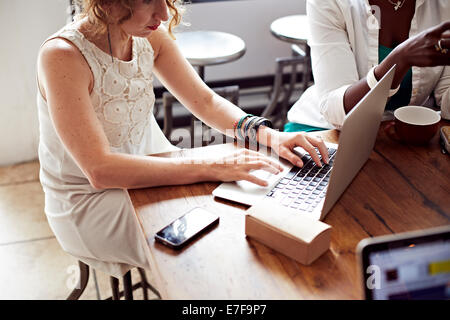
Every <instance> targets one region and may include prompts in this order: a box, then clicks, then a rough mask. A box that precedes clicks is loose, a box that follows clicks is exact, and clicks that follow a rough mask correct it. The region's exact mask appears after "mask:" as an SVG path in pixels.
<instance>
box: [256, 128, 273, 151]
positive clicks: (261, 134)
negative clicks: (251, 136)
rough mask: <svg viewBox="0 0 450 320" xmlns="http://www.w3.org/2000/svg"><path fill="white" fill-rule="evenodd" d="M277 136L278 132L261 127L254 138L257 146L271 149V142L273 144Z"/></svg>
mask: <svg viewBox="0 0 450 320" xmlns="http://www.w3.org/2000/svg"><path fill="white" fill-rule="evenodd" d="M277 134H278V131H276V130H274V129H272V128H269V127H266V126H261V127H259V129H258V132H257V135H256V137H257V140H258V143H259V144H263V145H265V146H268V147H272V144H273V142H275V141H276V140H277V139H276V135H277Z"/></svg>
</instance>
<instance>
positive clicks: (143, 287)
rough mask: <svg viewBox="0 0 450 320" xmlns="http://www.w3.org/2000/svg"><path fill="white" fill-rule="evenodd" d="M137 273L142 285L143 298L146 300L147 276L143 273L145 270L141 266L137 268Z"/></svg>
mask: <svg viewBox="0 0 450 320" xmlns="http://www.w3.org/2000/svg"><path fill="white" fill-rule="evenodd" d="M138 271H139V274H140V275H141V286H142V293H143V294H144V300H148V293H147V276H146V275H145V271H144V269H142V268H138Z"/></svg>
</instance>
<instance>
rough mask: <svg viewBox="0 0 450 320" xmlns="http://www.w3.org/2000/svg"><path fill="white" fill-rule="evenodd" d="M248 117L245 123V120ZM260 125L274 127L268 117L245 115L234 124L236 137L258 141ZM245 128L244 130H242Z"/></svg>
mask: <svg viewBox="0 0 450 320" xmlns="http://www.w3.org/2000/svg"><path fill="white" fill-rule="evenodd" d="M246 119H248V120H247V121H246V122H245V125H244V126H242V125H243V124H244V121H245V120H246ZM260 126H266V127H270V128H272V122H270V120H268V119H266V118H262V117H257V116H254V115H252V114H247V115H245V116H243V117H242V118H241V119H240V120H239V121H238V122H237V124H236V122H235V126H234V133H235V137H236V138H237V139H240V140H245V141H257V132H258V129H259V127H260ZM242 129H243V130H242Z"/></svg>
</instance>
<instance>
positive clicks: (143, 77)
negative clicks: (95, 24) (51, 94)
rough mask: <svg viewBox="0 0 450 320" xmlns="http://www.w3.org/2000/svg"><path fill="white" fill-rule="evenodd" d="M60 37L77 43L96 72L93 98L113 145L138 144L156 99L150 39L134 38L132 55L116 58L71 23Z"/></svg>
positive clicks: (118, 146)
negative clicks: (129, 58)
mask: <svg viewBox="0 0 450 320" xmlns="http://www.w3.org/2000/svg"><path fill="white" fill-rule="evenodd" d="M57 36H58V37H62V38H66V39H67V40H69V41H71V42H72V43H74V44H75V45H76V46H77V47H78V48H79V50H80V51H81V53H82V54H83V56H84V57H85V59H86V61H87V62H88V64H89V66H90V68H91V71H92V73H93V76H94V88H93V90H92V93H91V100H92V104H93V106H94V110H95V113H96V114H97V117H98V119H99V120H100V122H101V123H102V125H103V129H104V131H105V134H106V136H107V138H108V140H109V144H110V146H111V147H114V148H119V149H121V148H122V147H123V146H124V145H126V144H131V145H135V146H137V145H139V144H140V143H141V142H142V139H143V136H144V134H145V132H146V131H147V130H146V129H147V127H148V126H149V120H150V115H151V114H152V110H153V106H154V103H155V95H154V93H153V86H152V83H153V75H152V70H153V49H152V47H151V45H150V43H149V42H148V40H147V39H143V38H135V37H133V39H132V41H133V42H132V59H131V60H130V61H122V60H119V59H116V58H114V60H113V62H112V61H111V56H110V55H108V54H107V53H105V52H104V51H102V50H101V49H100V48H98V47H97V46H96V45H95V44H93V43H92V42H90V41H89V40H87V39H86V38H85V37H84V35H83V34H82V33H81V32H80V31H78V30H77V29H76V28H75V26H74V25H73V24H72V25H69V26H67V27H66V28H65V29H63V30H62V31H61V32H59V34H58V35H57Z"/></svg>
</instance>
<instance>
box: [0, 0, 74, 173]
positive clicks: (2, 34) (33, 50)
mask: <svg viewBox="0 0 450 320" xmlns="http://www.w3.org/2000/svg"><path fill="white" fill-rule="evenodd" d="M67 5H68V1H66V0H38V1H37V0H32V1H30V0H14V1H10V0H0V39H1V50H0V72H1V75H0V97H1V98H0V165H6V164H12V163H16V162H22V161H27V160H30V159H34V158H36V157H37V145H38V135H39V130H38V129H39V128H38V120H37V109H36V108H37V107H36V102H35V101H36V79H35V68H36V55H37V52H38V50H39V46H40V44H41V43H42V42H43V41H44V40H45V38H46V37H47V36H49V35H50V34H52V33H53V32H55V31H56V30H57V29H58V28H60V27H61V26H63V25H64V24H65V22H66V7H67Z"/></svg>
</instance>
